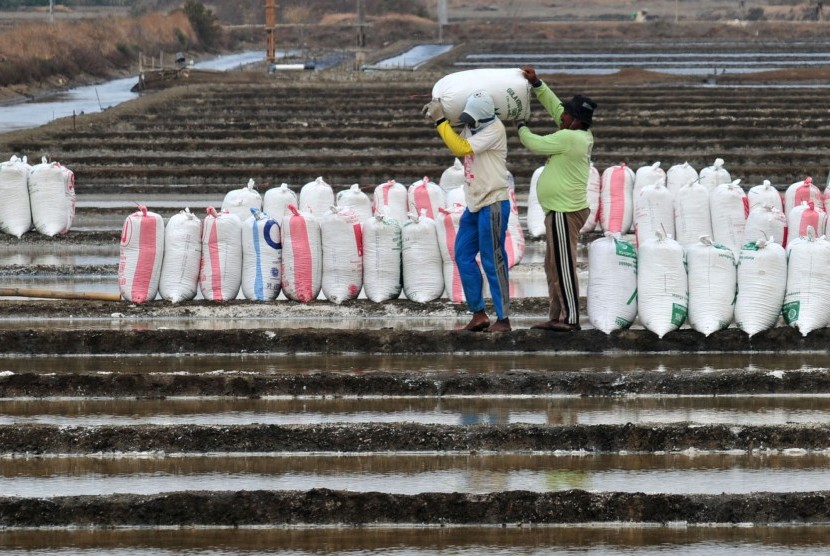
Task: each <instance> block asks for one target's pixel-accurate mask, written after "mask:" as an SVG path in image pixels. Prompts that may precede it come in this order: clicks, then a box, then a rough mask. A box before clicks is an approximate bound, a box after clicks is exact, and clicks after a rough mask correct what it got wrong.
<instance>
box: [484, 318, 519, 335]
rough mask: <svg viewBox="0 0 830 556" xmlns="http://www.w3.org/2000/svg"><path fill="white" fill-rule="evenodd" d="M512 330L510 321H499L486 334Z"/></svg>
mask: <svg viewBox="0 0 830 556" xmlns="http://www.w3.org/2000/svg"><path fill="white" fill-rule="evenodd" d="M511 330H512V328H510V319H499V320H497V321H496V322H495V323H493V324H492V325H490V327H489V328H487V330H485V332H510V331H511Z"/></svg>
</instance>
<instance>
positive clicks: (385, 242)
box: [363, 214, 402, 303]
mask: <svg viewBox="0 0 830 556" xmlns="http://www.w3.org/2000/svg"><path fill="white" fill-rule="evenodd" d="M401 277H402V276H401V225H400V224H399V223H398V220H396V219H395V218H392V217H390V216H387V215H385V214H375V215H374V216H373V217H372V218H370V219H369V220H367V221H366V222H364V223H363V291H364V292H365V293H366V297H367V298H369V299H371V300H372V301H374V302H376V303H381V302H383V301H388V300H390V299H397V298H398V297H399V296H400V295H401V288H402V282H401Z"/></svg>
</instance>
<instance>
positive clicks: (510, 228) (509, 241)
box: [504, 172, 525, 268]
mask: <svg viewBox="0 0 830 556" xmlns="http://www.w3.org/2000/svg"><path fill="white" fill-rule="evenodd" d="M507 187H508V189H509V194H510V215H509V216H508V217H507V231H506V232H505V234H504V250H505V252H506V253H507V268H513V267H514V266H516V265H517V264H519V263H520V262H522V258H523V257H524V254H525V232H524V230H523V229H522V222H521V220H519V204H518V203H517V202H516V186H515V182H514V181H513V174H511V173H510V172H508V173H507Z"/></svg>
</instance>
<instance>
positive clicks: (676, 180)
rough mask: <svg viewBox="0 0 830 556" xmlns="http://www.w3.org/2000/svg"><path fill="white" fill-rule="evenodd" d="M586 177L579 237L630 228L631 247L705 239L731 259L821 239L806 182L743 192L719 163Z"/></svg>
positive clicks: (817, 201)
mask: <svg viewBox="0 0 830 556" xmlns="http://www.w3.org/2000/svg"><path fill="white" fill-rule="evenodd" d="M592 175H593V178H592V179H593V180H594V182H593V183H594V185H591V184H589V188H588V191H589V199H590V200H591V216H590V217H589V219H588V222H586V224H585V226H584V227H583V229H582V230H581V231H582V233H587V232H591V231H609V232H613V233H620V234H625V233H628V232H629V231H631V230H633V231H634V234H635V242H636V243H637V244H639V242H640V241H641V240H642V238H651V237H652V236H653V235H654V232H656V231H662V232H663V233H665V234H666V235H668V236H670V237H673V238H674V239H676V240H677V241H678V242H679V243H680V244H681V245H682V246H683V247H684V248H688V247H689V246H691V245H694V244H695V243H697V241H698V240H699V238H700V237H702V236H709V237H711V238H712V239H713V241H714V242H715V243H718V244H720V245H725V246H727V247H729V248H730V249H732V251H734V252H735V253H737V252H738V251H739V250H740V249H741V247H742V246H743V245H745V244H746V243H748V242H753V241H756V240H759V239H773V240H777V241H778V242H779V243H781V244H782V245H783V246H786V245H787V237H788V235H793V236H794V237H801V236H804V235H805V234H806V229H807V227H808V226H812V227H813V229H814V230H815V231H816V233H817V235H819V236H821V235H823V234H824V232H825V228H826V221H827V216H826V212H825V210H824V207H825V195H826V194H827V193H822V192H821V190H819V188H818V187H816V185H815V184H813V180H812V178H810V177H807V178H806V179H804V180H801V181H798V182H795V183H793V184H790V185H789V186H788V187H787V188H786V190H785V191H784V192H783V193H781V192H780V191H779V190H778V189H777V188H775V187H774V186H772V185H771V183H770V182H769V181H768V180H765V181H764V183H762V184H760V185H756V186H753V187H751V188H749V189H748V190H745V189H744V188H743V187H742V186H741V180H732V178H731V176H730V174H729V172H728V171H727V170H726V169H725V168H724V167H723V160H722V159H717V160H716V161H715V163H714V164H713V165H712V166H710V167H707V168H704V169H703V170H702V171H701V172H700V174H698V173H697V172H696V171H695V170H694V168H692V167H691V166H690V165H689V164H688V163H684V164H681V165H675V166H672V167H671V169H670V170H669V171H668V172H665V171H663V170H662V169H661V168H660V163H659V162H657V163H655V164H653V165H651V166H643V167H641V168H639V169H638V170H637V171H636V173H635V172H634V171H632V170H631V169H630V168H629V167H627V166H626V165H625V164H620V165H616V166H612V167H609V168H607V169H606V170H605V171H604V172H603V173H602V176H601V177H597V176H598V172H596V170H594V171H593V172H592ZM592 191H593V193H591V192H592ZM534 227H536V228H539V229H540V230H541V231H542V232H543V231H544V222H543V221H542V224H541V225H539V224H535V223H532V222H531V202H530V200H529V201H528V229H532V228H534Z"/></svg>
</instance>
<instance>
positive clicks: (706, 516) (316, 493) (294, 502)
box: [0, 489, 830, 527]
mask: <svg viewBox="0 0 830 556" xmlns="http://www.w3.org/2000/svg"><path fill="white" fill-rule="evenodd" d="M828 518H830V494H829V493H827V492H809V493H788V494H769V493H753V494H749V495H721V496H709V495H690V496H684V495H662V494H642V493H633V494H628V493H589V492H586V491H582V490H570V491H564V492H556V493H541V494H539V493H531V492H525V491H507V492H497V493H491V494H484V495H471V494H458V493H452V494H441V493H427V494H418V495H395V494H384V493H378V492H364V493H352V492H345V491H333V490H327V489H313V490H309V491H305V492H292V491H281V492H268V491H242V492H217V493H204V492H176V493H169V494H163V495H151V496H138V495H112V496H78V497H60V498H48V499H30V498H22V499H21V498H0V526H3V527H19V526H27V527H30V526H38V527H45V526H66V525H73V526H75V525H76V526H97V527H109V526H121V525H148V526H165V525H170V526H195V525H214V526H216V525H224V526H244V525H287V524H291V525H302V524H327V525H328V524H340V525H355V526H356V525H369V524H412V525H453V524H503V525H504V526H505V527H506V526H510V527H516V526H530V525H534V524H552V523H572V524H579V523H596V522H599V523H602V522H621V523H629V522H641V523H655V524H667V523H672V522H686V523H691V524H694V523H753V524H756V525H762V524H777V523H788V524H793V523H810V522H826V521H827V520H828Z"/></svg>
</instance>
